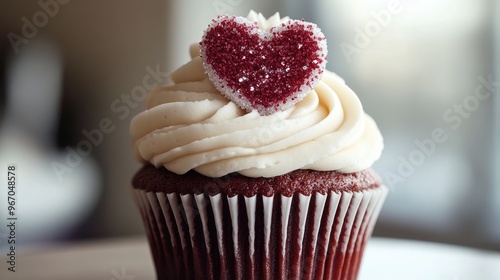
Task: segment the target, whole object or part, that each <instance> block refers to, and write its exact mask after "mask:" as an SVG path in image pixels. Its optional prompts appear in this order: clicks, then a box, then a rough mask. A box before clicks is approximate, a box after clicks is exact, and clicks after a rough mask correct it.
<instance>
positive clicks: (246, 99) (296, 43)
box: [200, 15, 327, 115]
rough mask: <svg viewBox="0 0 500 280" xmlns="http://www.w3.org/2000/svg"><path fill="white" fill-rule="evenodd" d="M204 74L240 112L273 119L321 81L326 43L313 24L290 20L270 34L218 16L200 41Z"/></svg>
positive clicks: (238, 19) (244, 21)
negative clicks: (254, 111) (254, 113)
mask: <svg viewBox="0 0 500 280" xmlns="http://www.w3.org/2000/svg"><path fill="white" fill-rule="evenodd" d="M200 49H201V53H200V55H201V58H202V60H203V65H204V68H205V72H206V73H207V75H208V77H209V79H210V80H211V81H212V83H213V84H214V86H215V87H216V88H217V89H218V90H219V91H220V92H221V93H222V94H223V95H224V96H225V97H226V98H228V99H229V100H231V101H233V102H234V103H236V104H237V105H238V106H240V107H241V108H243V109H245V110H247V111H252V110H254V109H255V110H257V111H258V112H259V114H260V115H270V114H273V113H275V112H277V111H281V110H285V109H287V108H290V107H291V106H293V105H294V104H295V103H297V102H299V101H300V100H302V99H303V98H304V97H305V96H306V95H307V93H308V92H309V91H311V90H312V89H313V87H314V85H316V83H318V81H319V80H320V79H321V76H322V74H323V71H324V69H325V65H326V55H327V47H326V39H325V36H324V35H323V33H322V32H321V30H320V29H319V28H318V27H317V26H316V25H315V24H313V23H309V22H305V21H303V20H301V21H300V20H290V21H288V22H286V23H282V24H281V25H278V26H275V27H273V28H271V29H270V30H269V32H267V31H264V30H262V29H260V28H259V27H258V26H257V24H256V23H254V22H250V21H249V20H247V19H246V18H244V17H235V16H227V15H224V16H219V17H217V18H216V19H214V20H212V22H211V23H210V24H209V26H208V28H207V29H206V30H205V33H204V35H203V38H202V40H201V42H200Z"/></svg>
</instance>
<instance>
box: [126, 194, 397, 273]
mask: <svg viewBox="0 0 500 280" xmlns="http://www.w3.org/2000/svg"><path fill="white" fill-rule="evenodd" d="M387 192H388V189H387V187H385V186H381V187H378V188H374V189H368V190H365V191H362V192H340V193H336V192H333V191H331V192H329V193H327V194H324V195H323V194H321V193H317V192H316V193H312V194H311V195H310V196H306V195H303V194H301V193H296V194H295V195H293V196H291V197H287V196H283V195H281V194H276V195H274V196H271V197H266V196H262V195H255V196H252V197H246V196H244V195H236V196H233V197H228V196H227V195H224V194H217V195H214V196H211V195H208V194H178V193H163V192H157V193H154V192H146V191H144V190H140V189H133V197H134V200H135V202H136V204H137V205H138V207H139V209H140V211H141V215H142V218H143V221H144V225H145V228H146V233H147V236H148V241H149V244H150V247H151V253H152V255H153V260H154V264H155V267H156V273H157V278H158V279H356V277H357V274H358V270H359V266H360V262H361V257H362V254H363V250H364V246H365V244H366V241H367V240H368V238H369V237H370V236H371V233H372V230H373V227H374V225H375V221H376V220H377V217H378V213H379V212H380V209H381V207H382V204H383V202H384V200H385V197H386V195H387Z"/></svg>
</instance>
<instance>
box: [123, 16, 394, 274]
mask: <svg viewBox="0 0 500 280" xmlns="http://www.w3.org/2000/svg"><path fill="white" fill-rule="evenodd" d="M235 38H236V39H235ZM190 54H191V61H189V62H188V63H187V64H185V65H183V66H181V67H180V68H179V69H177V70H176V71H174V72H173V73H172V74H171V80H172V84H171V85H169V86H164V87H159V88H157V89H155V90H153V91H151V92H150V93H149V94H148V97H147V103H146V109H145V110H144V111H143V112H141V113H139V114H138V115H137V116H135V117H134V118H133V119H132V122H131V126H130V130H131V136H132V142H133V152H134V154H135V156H136V157H137V159H138V160H140V161H141V162H142V163H144V165H143V167H142V168H141V169H140V170H139V171H138V172H137V173H136V175H135V176H134V178H133V180H132V195H133V197H134V200H135V202H136V204H137V206H138V208H139V209H140V212H141V215H142V218H143V221H144V225H145V228H146V233H147V236H148V240H149V244H150V248H151V252H152V256H153V261H154V264H155V268H156V273H157V278H158V279H259V280H260V279H263V280H266V279H348V280H354V279H356V277H357V274H358V270H359V267H360V263H361V258H362V255H363V249H364V246H365V244H366V242H367V240H368V239H369V237H370V236H371V233H372V230H373V227H374V225H375V222H376V219H377V216H378V213H379V211H380V209H381V207H382V204H383V202H384V199H385V196H386V194H387V188H386V187H385V186H384V185H383V183H382V182H381V181H380V178H379V176H378V175H377V174H376V173H375V172H374V171H373V170H372V169H371V166H372V164H373V162H374V161H376V160H377V159H378V158H379V157H380V155H381V151H382V148H383V138H382V136H381V134H380V131H379V130H378V128H377V125H376V123H375V122H374V121H373V119H372V118H371V117H369V116H368V115H367V114H366V113H365V112H364V111H363V108H362V105H361V103H360V101H359V99H358V98H357V96H356V94H355V93H354V92H353V91H352V90H351V89H350V88H349V87H348V86H347V85H346V84H345V81H344V80H343V79H342V78H340V77H339V76H337V75H336V74H334V73H333V72H330V71H328V70H326V69H325V65H326V55H327V47H326V39H325V37H324V35H323V33H322V32H321V30H320V29H319V28H318V27H317V26H316V25H315V24H313V23H308V22H305V21H304V20H291V19H289V18H280V17H279V15H278V14H276V15H274V16H273V17H271V18H269V19H266V18H264V17H263V16H262V15H261V14H256V13H254V12H251V13H250V14H249V16H248V18H243V17H234V16H219V17H217V18H216V19H214V20H213V21H212V22H211V23H210V24H209V25H208V28H207V29H206V30H205V33H204V35H203V37H202V39H201V41H200V43H199V44H194V45H193V46H192V47H191V49H190Z"/></svg>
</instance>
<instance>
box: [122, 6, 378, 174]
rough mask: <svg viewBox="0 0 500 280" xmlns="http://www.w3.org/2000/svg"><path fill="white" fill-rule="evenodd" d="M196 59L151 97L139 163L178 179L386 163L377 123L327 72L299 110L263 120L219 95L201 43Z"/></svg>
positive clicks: (141, 120) (138, 131) (138, 132)
mask: <svg viewBox="0 0 500 280" xmlns="http://www.w3.org/2000/svg"><path fill="white" fill-rule="evenodd" d="M256 17H257V16H256ZM261 17H262V16H261ZM275 17H276V16H275ZM249 18H250V19H251V20H252V18H251V17H250V16H249ZM273 21H276V22H278V23H279V16H278V20H277V19H273ZM263 26H264V25H263ZM190 53H191V57H192V60H191V61H190V62H188V63H187V64H185V65H184V66H182V67H180V68H179V69H178V70H176V71H175V72H174V73H172V75H171V78H172V81H173V82H174V84H173V85H171V86H166V87H161V88H158V89H156V90H154V91H152V92H151V93H149V95H148V99H147V105H146V109H147V110H145V111H143V112H141V113H139V114H138V115H137V116H135V117H134V118H133V119H132V121H131V126H130V130H131V134H132V141H133V151H134V153H135V155H136V157H137V158H138V159H140V160H142V161H144V162H148V161H149V162H150V163H151V164H153V165H155V166H156V167H160V166H164V167H165V168H167V169H168V170H170V171H172V172H174V173H177V174H184V173H186V172H188V171H189V170H195V171H197V172H199V173H201V174H203V175H206V176H209V177H221V176H224V175H226V174H229V173H232V172H239V173H241V174H242V175H244V176H248V177H273V176H278V175H282V174H285V173H288V172H291V171H293V170H297V169H312V170H318V171H321V170H322V171H326V170H336V171H339V172H345V173H347V172H355V171H361V170H363V169H366V168H368V167H370V166H371V165H372V164H373V162H374V161H375V160H377V159H378V158H379V157H380V154H381V152H382V149H383V139H382V136H381V134H380V131H379V130H378V128H377V125H376V124H375V122H374V121H373V119H371V118H370V117H369V116H368V115H367V114H365V112H364V111H363V107H362V105H361V103H360V101H359V99H358V97H357V96H356V94H355V93H354V92H353V91H352V90H351V89H350V88H349V87H348V86H347V85H346V84H345V82H344V80H343V79H342V78H340V77H339V76H337V75H336V74H334V73H332V72H329V71H325V72H324V75H323V78H322V80H321V81H320V82H319V83H318V84H317V85H316V87H315V88H314V90H312V91H311V92H310V93H309V94H308V95H307V96H306V97H305V98H304V99H303V100H301V101H300V102H298V103H297V104H295V105H294V106H293V107H292V108H289V109H287V110H285V111H282V112H277V113H275V114H272V115H269V116H261V115H259V114H258V112H257V111H252V112H250V113H246V112H245V111H243V110H241V109H240V108H238V106H237V105H236V104H234V103H233V102H231V101H229V100H227V99H226V98H224V97H223V96H222V95H221V94H220V93H219V92H217V90H216V89H215V88H214V87H213V85H212V84H211V82H210V81H209V80H208V77H207V76H206V74H205V73H204V69H203V65H202V61H201V58H200V57H199V55H198V54H199V48H198V45H197V44H196V45H193V46H191V49H190Z"/></svg>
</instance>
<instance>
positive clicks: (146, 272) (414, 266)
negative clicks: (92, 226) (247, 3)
mask: <svg viewBox="0 0 500 280" xmlns="http://www.w3.org/2000/svg"><path fill="white" fill-rule="evenodd" d="M16 268H17V272H15V273H12V272H9V271H7V263H6V257H5V254H4V252H2V256H0V279H2V280H11V279H12V280H18V279H26V280H31V279H40V280H49V279H50V280H68V279H69V280H80V279H81V280H92V279H103V280H147V279H154V277H155V275H154V271H153V266H152V263H151V257H150V255H149V251H148V246H147V242H146V240H145V238H127V239H117V240H104V241H92V242H82V243H77V244H62V245H57V246H52V247H49V248H43V249H40V248H39V249H36V250H32V251H30V252H24V253H20V254H19V256H18V257H17V267H16ZM378 279H380V280H392V279H398V280H399V279H405V280H412V279H415V280H416V279H419V280H420V279H425V280H429V279H430V280H432V279H436V280H438V279H439V280H465V279H467V280H469V279H471V280H490V279H491V280H497V279H500V252H489V251H482V250H475V249H471V248H465V247H458V246H451V245H444V244H437V243H429V242H419V241H410V240H400V239H387V238H372V239H371V240H370V242H369V243H368V246H367V249H366V252H365V255H364V258H363V263H362V267H361V272H360V277H359V280H378Z"/></svg>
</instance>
